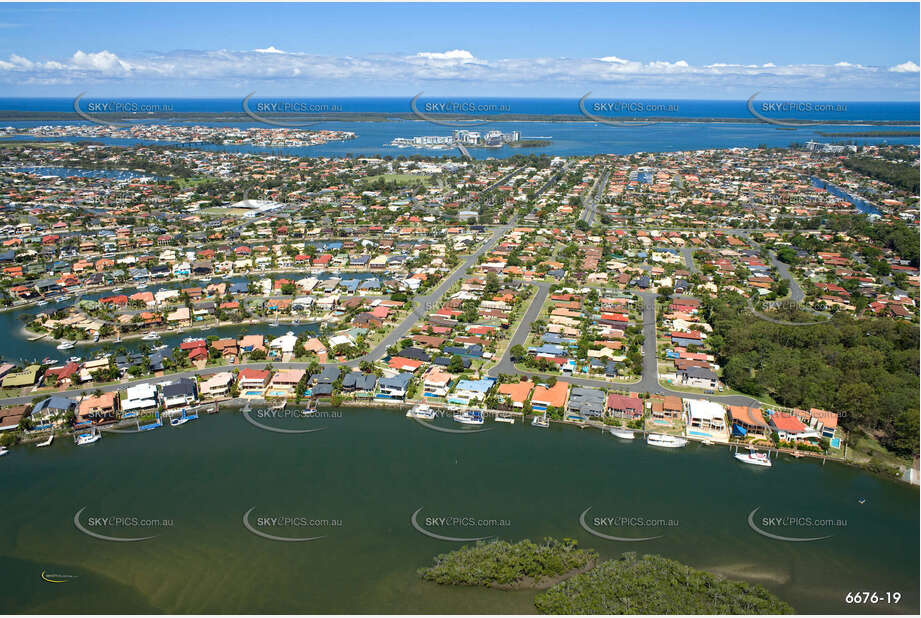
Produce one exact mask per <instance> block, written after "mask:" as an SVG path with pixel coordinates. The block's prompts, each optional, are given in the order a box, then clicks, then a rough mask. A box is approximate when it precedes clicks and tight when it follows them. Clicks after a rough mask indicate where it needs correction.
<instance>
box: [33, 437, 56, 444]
mask: <svg viewBox="0 0 921 618" xmlns="http://www.w3.org/2000/svg"><path fill="white" fill-rule="evenodd" d="M52 442H54V434H51V435H50V436H48V438H47V439H46V440H42V441H41V442H39V443H37V444H36V445H35V446H51V443H52Z"/></svg>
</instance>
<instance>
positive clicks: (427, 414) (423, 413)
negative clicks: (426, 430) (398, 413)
mask: <svg viewBox="0 0 921 618" xmlns="http://www.w3.org/2000/svg"><path fill="white" fill-rule="evenodd" d="M406 418H418V419H422V420H426V421H431V420H434V419H435V410H433V409H432V408H431V407H430V406H427V405H425V404H424V403H420V404H418V405H415V406H413V407H412V408H410V409H409V410H407V412H406Z"/></svg>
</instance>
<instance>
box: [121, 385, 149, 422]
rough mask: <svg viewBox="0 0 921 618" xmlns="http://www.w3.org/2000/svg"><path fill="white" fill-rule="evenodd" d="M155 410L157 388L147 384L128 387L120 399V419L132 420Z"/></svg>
mask: <svg viewBox="0 0 921 618" xmlns="http://www.w3.org/2000/svg"><path fill="white" fill-rule="evenodd" d="M156 408H157V387H156V386H154V385H153V384H151V383H149V382H144V383H141V384H136V385H134V386H129V387H128V388H127V389H125V395H124V396H123V397H122V398H121V409H122V418H133V417H135V416H138V415H140V414H143V413H145V412H150V411H152V410H155V409H156Z"/></svg>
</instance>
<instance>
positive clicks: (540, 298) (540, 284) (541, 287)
mask: <svg viewBox="0 0 921 618" xmlns="http://www.w3.org/2000/svg"><path fill="white" fill-rule="evenodd" d="M527 283H529V284H530V285H536V286H537V294H535V295H534V297H533V298H532V299H531V304H530V305H529V306H528V310H527V311H526V312H525V314H524V318H523V319H522V320H521V322H520V323H519V324H518V329H517V330H516V331H515V332H514V333H512V338H511V340H510V341H509V343H508V347H506V348H505V353H504V354H503V355H502V358H501V359H499V362H498V363H496V364H495V366H493V367H492V368H491V369H490V370H489V371H487V372H486V373H487V375H489V376H492V377H494V378H495V377H498V376H499V375H500V374H503V373H505V374H514V373H518V370H517V369H515V365H514V363H512V358H511V351H512V348H513V347H514V346H516V345H524V342H525V341H527V339H528V333H530V332H531V324H533V323H534V320H536V319H537V316H538V315H540V309H541V307H543V306H544V302H546V300H547V295H548V294H549V293H550V284H549V283H546V282H544V281H529V282H527Z"/></svg>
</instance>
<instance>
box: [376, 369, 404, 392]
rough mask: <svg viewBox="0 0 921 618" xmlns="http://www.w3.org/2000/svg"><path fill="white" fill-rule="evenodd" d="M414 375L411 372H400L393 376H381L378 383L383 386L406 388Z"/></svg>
mask: <svg viewBox="0 0 921 618" xmlns="http://www.w3.org/2000/svg"><path fill="white" fill-rule="evenodd" d="M412 378H413V375H412V374H411V373H398V374H397V375H395V376H393V377H392V378H381V379H380V382H378V384H379V385H380V387H381V388H396V389H401V390H402V389H405V388H406V387H407V386H409V381H410V380H412Z"/></svg>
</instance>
